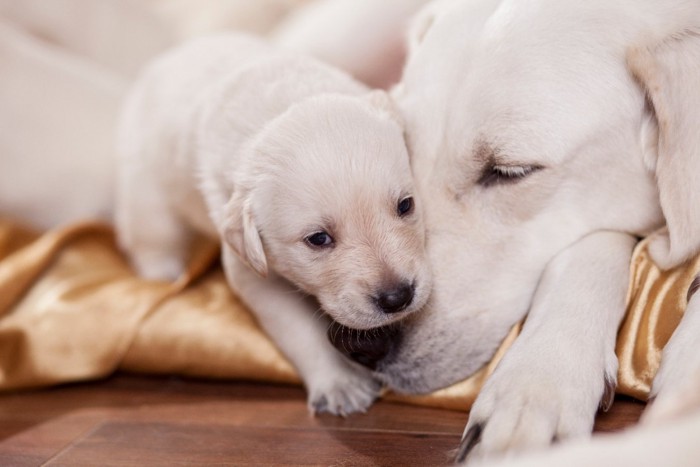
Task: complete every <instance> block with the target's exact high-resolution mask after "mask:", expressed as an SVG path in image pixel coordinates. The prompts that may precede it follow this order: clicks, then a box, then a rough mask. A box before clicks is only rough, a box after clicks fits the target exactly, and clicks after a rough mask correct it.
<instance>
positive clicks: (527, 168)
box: [478, 164, 543, 187]
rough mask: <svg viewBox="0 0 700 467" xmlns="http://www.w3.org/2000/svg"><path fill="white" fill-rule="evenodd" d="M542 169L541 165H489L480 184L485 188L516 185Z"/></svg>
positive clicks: (480, 179)
mask: <svg viewBox="0 0 700 467" xmlns="http://www.w3.org/2000/svg"><path fill="white" fill-rule="evenodd" d="M542 169H543V167H542V166H541V165H499V164H493V165H488V166H486V168H485V169H484V171H483V173H482V174H481V177H480V178H479V181H478V183H479V185H481V186H483V187H489V186H492V185H496V184H505V183H516V182H519V181H520V180H522V179H524V178H526V177H527V176H528V175H531V174H533V173H534V172H537V171H538V170H542Z"/></svg>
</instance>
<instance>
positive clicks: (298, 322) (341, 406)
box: [116, 35, 431, 414]
mask: <svg viewBox="0 0 700 467" xmlns="http://www.w3.org/2000/svg"><path fill="white" fill-rule="evenodd" d="M119 139H120V143H121V144H120V146H121V149H120V155H121V157H122V158H123V160H121V161H120V176H119V180H118V192H117V206H116V211H117V214H116V219H117V231H118V236H119V240H120V243H121V245H122V246H123V248H124V249H125V250H126V251H127V252H128V253H129V255H130V257H131V259H132V261H133V263H134V265H135V266H136V268H137V270H138V271H139V272H140V273H141V274H142V275H144V276H146V277H150V278H155V279H174V278H176V277H177V276H178V275H179V274H180V273H181V272H182V271H183V268H184V264H185V261H186V257H185V254H186V252H187V244H188V241H189V239H190V237H191V234H192V232H193V231H199V232H202V233H205V234H207V235H209V236H212V237H217V238H219V237H220V238H221V239H223V263H224V268H225V271H226V275H227V278H228V281H229V283H230V285H231V287H232V288H233V289H234V290H235V291H236V292H237V293H238V294H239V295H240V297H241V298H242V299H243V300H244V301H245V302H246V303H247V304H248V305H249V306H250V308H251V309H252V310H253V312H254V313H255V314H256V315H257V317H258V319H259V321H260V323H261V324H262V326H263V327H264V328H265V330H266V331H267V332H268V334H269V335H270V336H271V337H272V338H273V340H275V341H276V343H277V344H278V345H279V346H280V348H281V349H282V351H283V352H284V353H285V354H286V355H287V356H288V357H289V358H290V359H291V361H292V362H293V364H294V365H295V366H296V368H297V369H298V370H299V373H300V375H301V377H302V379H303V380H304V382H305V384H306V386H307V389H308V391H309V401H310V405H311V407H312V408H313V409H314V410H316V411H324V410H325V411H329V412H332V413H339V414H345V413H349V412H352V411H356V410H364V409H365V408H366V407H367V406H368V405H369V404H370V403H371V402H372V400H373V399H374V398H375V397H376V395H377V391H378V385H377V384H376V383H375V381H374V380H373V379H372V378H371V377H370V374H369V372H367V371H366V370H364V368H360V367H359V366H356V365H354V364H350V363H348V362H346V361H345V360H344V359H343V358H342V357H341V356H340V354H339V353H337V351H336V350H335V349H333V348H332V347H331V345H330V343H329V342H328V341H327V339H326V337H325V331H326V327H327V324H328V322H327V319H326V318H325V317H324V316H322V315H321V313H320V312H319V311H318V305H317V304H316V302H315V301H314V300H312V299H311V298H309V296H313V297H315V298H316V299H317V300H318V302H319V303H320V305H321V307H322V308H323V310H324V311H325V312H326V313H328V314H329V315H331V316H332V317H333V318H334V319H335V320H336V321H339V322H341V323H345V324H348V325H351V326H354V327H359V328H370V327H374V326H377V325H382V324H385V323H389V322H392V321H394V320H397V319H400V318H401V317H403V316H405V315H407V314H409V313H411V312H412V311H414V310H417V309H419V308H420V307H421V306H423V305H424V304H425V302H426V300H427V298H428V295H429V291H430V289H431V281H430V273H429V270H428V268H427V266H426V265H427V260H426V258H425V253H424V225H423V222H422V218H421V215H420V211H419V209H417V208H416V209H413V211H412V212H411V213H409V214H407V215H405V216H400V215H398V213H397V204H398V203H399V202H400V201H401V200H402V199H404V198H406V197H407V196H411V195H412V193H413V181H412V175H411V170H410V166H409V158H408V153H407V150H406V146H405V142H404V138H403V132H402V128H401V126H400V124H399V122H398V121H397V120H396V118H395V114H394V113H393V110H392V108H391V106H390V101H389V99H388V96H386V94H384V93H383V92H380V91H376V92H373V93H369V94H368V90H367V88H365V87H364V86H362V85H360V84H359V83H357V82H355V81H353V80H352V79H351V78H350V77H349V76H347V75H346V74H344V73H342V72H340V71H338V70H335V69H333V68H331V67H329V66H327V65H324V64H322V63H320V62H317V61H315V60H313V59H310V58H304V57H300V56H297V55H295V54H291V53H286V52H282V51H279V50H278V49H275V48H273V47H271V46H269V45H267V44H265V43H263V42H261V41H258V40H256V39H253V38H250V37H245V36H238V35H221V36H213V37H209V38H203V39H199V40H195V41H193V42H190V43H188V44H186V45H184V46H181V47H179V48H177V49H175V50H174V51H171V52H169V53H166V54H165V55H164V56H162V57H160V58H159V59H157V60H156V61H155V62H154V63H153V64H152V65H151V66H149V68H148V69H147V70H146V71H145V73H144V74H143V76H142V77H141V78H140V79H139V80H138V82H137V83H136V86H135V87H134V89H133V91H132V92H131V94H130V97H129V99H128V100H127V103H126V106H125V111H124V116H123V121H122V125H121V129H120V136H119ZM319 231H327V232H329V233H330V235H331V236H332V237H333V238H334V240H335V242H334V244H333V245H332V247H328V248H315V247H312V246H311V245H310V244H308V242H307V241H306V240H307V239H308V237H309V236H310V235H312V234H314V233H316V232H319ZM263 276H267V277H263ZM397 282H408V283H413V284H415V286H416V289H415V296H414V299H413V301H412V302H411V303H410V304H409V305H407V307H406V308H405V310H403V311H401V312H398V313H392V314H387V313H384V312H382V311H381V310H380V309H379V308H378V306H377V304H376V303H375V300H376V298H375V297H376V296H377V295H378V294H380V293H382V291H383V289H386V288H391V287H394V285H395V284H396V283H397Z"/></svg>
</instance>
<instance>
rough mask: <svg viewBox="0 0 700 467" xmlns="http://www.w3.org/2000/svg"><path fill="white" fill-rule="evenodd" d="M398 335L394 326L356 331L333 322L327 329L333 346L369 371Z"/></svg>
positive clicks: (393, 343) (383, 356)
mask: <svg viewBox="0 0 700 467" xmlns="http://www.w3.org/2000/svg"><path fill="white" fill-rule="evenodd" d="M399 335H400V333H399V328H398V326H396V325H388V326H384V327H381V328H374V329H364V330H358V329H351V328H347V327H345V326H343V325H342V324H338V323H336V322H333V324H331V326H330V327H329V328H328V339H329V340H330V341H331V343H332V344H333V346H334V347H335V348H336V349H338V350H339V351H340V352H341V353H342V354H343V355H345V356H346V357H348V358H350V359H351V360H354V361H356V362H357V363H359V364H360V365H363V366H366V367H367V368H369V369H370V370H375V369H376V368H377V364H378V363H379V362H380V361H381V360H383V359H384V358H385V357H386V356H387V355H388V354H389V351H390V350H391V349H392V348H393V347H394V345H396V342H397V341H398V338H399Z"/></svg>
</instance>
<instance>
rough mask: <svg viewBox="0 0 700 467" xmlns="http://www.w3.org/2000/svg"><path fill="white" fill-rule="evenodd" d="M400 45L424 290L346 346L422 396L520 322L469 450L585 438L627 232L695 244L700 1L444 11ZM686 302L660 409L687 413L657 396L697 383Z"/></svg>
mask: <svg viewBox="0 0 700 467" xmlns="http://www.w3.org/2000/svg"><path fill="white" fill-rule="evenodd" d="M410 44H411V47H410V49H411V50H410V56H409V59H408V62H407V65H406V67H405V69H404V74H403V77H402V80H401V83H400V84H399V85H398V86H397V88H396V89H395V91H394V97H395V100H396V102H397V107H398V108H399V109H400V111H401V113H402V116H403V118H404V121H405V128H406V131H407V135H408V143H409V152H410V153H411V156H412V158H413V159H412V162H411V163H412V166H413V169H414V172H415V174H416V179H417V186H418V189H419V193H420V195H421V199H423V200H424V202H425V205H426V207H425V210H424V212H425V213H426V225H428V226H429V230H428V245H429V248H428V254H429V256H430V259H431V263H432V264H433V273H434V288H433V291H432V294H431V298H430V300H429V303H428V306H427V308H426V309H425V310H423V311H422V312H421V313H420V314H416V315H414V316H412V317H410V318H409V319H408V320H407V321H406V322H405V323H402V326H401V327H400V328H391V329H393V331H392V332H391V333H388V332H384V333H381V332H376V333H373V334H371V335H368V336H367V338H366V339H365V340H366V342H365V343H363V344H361V345H359V346H355V347H353V354H354V355H362V354H363V353H365V357H364V358H363V359H362V361H366V360H367V357H368V356H369V355H371V357H372V358H371V366H372V367H374V368H375V369H376V370H377V375H378V377H380V378H381V379H382V380H383V381H385V382H387V383H388V384H389V385H390V386H393V387H394V388H396V389H399V390H402V391H406V392H427V391H431V390H433V389H436V388H439V387H442V386H446V385H449V384H451V383H453V382H456V381H459V380H461V379H463V378H465V377H467V376H469V375H470V374H472V373H473V372H474V371H476V370H477V369H479V368H480V367H481V366H482V365H483V364H484V363H485V362H487V361H489V360H490V359H491V357H492V355H493V353H494V351H495V349H496V348H497V347H498V345H499V343H500V342H501V341H502V339H503V338H504V337H505V336H506V334H507V332H508V331H509V329H510V328H511V326H512V325H513V324H514V323H516V322H518V321H520V320H522V318H523V317H524V316H525V315H526V314H527V316H528V317H527V321H526V323H525V325H524V327H523V331H522V333H521V335H520V336H519V338H518V339H517V340H516V341H515V343H514V345H513V346H512V347H511V349H510V350H509V351H508V353H507V354H506V355H505V357H504V358H503V360H502V361H501V362H500V364H499V365H498V367H497V368H496V370H495V372H494V373H493V375H492V376H491V377H490V378H489V380H488V381H487V382H486V384H485V386H484V387H483V389H482V391H481V393H480V395H479V397H478V398H477V400H476V402H475V404H474V406H473V408H472V411H471V413H470V419H469V424H468V428H467V430H466V434H467V436H466V437H465V445H464V446H465V449H463V450H462V454H464V455H465V456H466V455H467V454H468V453H469V451H470V449H471V448H473V447H475V446H476V448H475V450H474V451H472V457H475V456H476V457H478V456H479V455H493V454H499V453H504V452H510V451H517V450H521V449H526V448H531V447H537V446H546V445H548V444H549V443H551V442H552V440H554V439H560V440H561V439H565V438H569V437H576V436H585V435H587V434H588V433H590V431H591V428H592V426H593V421H594V417H595V414H596V410H597V409H598V407H599V406H602V407H603V408H605V407H607V406H608V405H609V404H610V403H611V402H612V396H613V394H614V388H615V377H616V374H617V359H616V357H615V352H614V351H615V337H616V331H617V328H618V325H619V323H620V320H621V318H622V315H623V313H624V308H625V300H626V294H627V286H628V283H629V261H630V257H631V254H632V249H633V247H634V244H635V242H636V238H635V237H636V236H646V235H648V234H650V232H653V231H656V230H657V229H659V228H660V227H661V226H662V225H663V224H664V223H665V224H666V225H667V227H668V229H667V231H666V232H665V233H664V234H660V235H658V236H656V237H655V239H654V241H653V242H652V243H651V246H650V252H651V254H652V256H653V258H654V260H655V261H656V262H657V264H659V265H660V266H662V267H665V268H670V267H673V266H675V265H677V264H679V263H682V262H683V261H685V260H686V259H688V258H690V257H692V256H693V255H695V254H698V252H700V215H699V213H698V210H697V205H698V202H699V201H700V190H699V189H698V186H697V181H696V180H694V179H693V178H692V177H693V176H694V175H693V174H697V173H698V172H699V171H700V156H699V155H698V151H699V148H700V137H699V136H698V135H700V132H698V131H697V126H698V125H697V122H698V121H699V120H700V113H699V112H700V111H699V110H698V109H700V91H699V90H700V86H698V83H700V66H699V65H698V64H699V63H700V3H698V2H697V1H690V0H673V1H668V0H663V1H662V0H644V1H631V0H620V1H616V2H606V1H602V0H592V1H588V2H577V1H573V0H538V1H534V2H521V1H514V0H473V1H455V0H442V1H439V2H436V3H434V4H431V5H429V7H428V9H427V10H425V11H424V12H423V13H422V14H421V15H419V17H418V19H417V20H416V23H415V25H414V27H413V34H412V37H411V39H410ZM698 308H700V298H698V295H697V294H695V297H693V298H691V299H690V302H689V306H688V309H687V310H688V311H686V315H685V317H684V318H683V320H682V322H681V324H680V326H679V329H678V331H676V333H675V334H674V335H673V337H672V338H671V340H670V342H669V343H668V345H667V348H666V350H665V351H664V356H663V359H662V363H661V369H660V371H659V373H658V375H657V377H656V380H655V381H654V385H653V389H652V395H657V394H658V397H657V398H656V403H655V404H653V405H652V406H651V410H652V411H654V410H659V411H666V412H670V411H673V410H676V409H674V407H683V404H675V403H672V401H669V400H668V397H673V396H672V394H674V393H675V394H678V396H677V397H683V394H688V393H689V392H690V390H692V389H693V388H694V386H693V384H695V382H696V381H698V380H699V379H697V378H692V377H688V375H694V374H700V353H698V352H696V351H693V350H692V349H695V348H697V344H698V338H697V336H698V335H700V334H699V333H700V320H698V318H697V316H698V313H697V311H696V310H697V309H698ZM338 335H340V336H342V335H343V334H342V333H339V334H338ZM375 335H381V336H383V337H384V339H381V340H377V339H373V336H375ZM387 336H389V337H390V338H386V337H387ZM336 342H337V343H338V344H339V346H340V347H342V346H343V345H346V344H348V342H345V341H343V340H337V341H336ZM378 345H381V350H378V349H377V346H378ZM363 346H364V347H366V348H367V351H366V352H363V348H362V347H363ZM684 375H685V376H684ZM695 391H697V387H695ZM655 407H656V409H655ZM664 408H666V409H664ZM654 418H656V419H663V418H664V417H663V416H662V415H661V414H658V413H657V415H655V416H654V417H650V418H649V420H653V419H654ZM479 441H480V442H479Z"/></svg>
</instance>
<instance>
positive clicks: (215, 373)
mask: <svg viewBox="0 0 700 467" xmlns="http://www.w3.org/2000/svg"><path fill="white" fill-rule="evenodd" d="M699 270H700V258H699V259H696V260H695V261H693V262H691V263H689V264H688V265H686V266H684V267H681V268H678V269H676V270H673V271H670V272H662V271H660V270H659V269H658V268H657V267H656V266H655V265H654V264H653V263H652V262H651V261H650V260H649V257H648V256H647V253H646V244H645V242H641V243H640V244H639V245H638V247H637V249H636V250H635V253H634V257H633V260H632V264H631V272H632V274H631V284H630V292H629V299H628V303H629V306H628V310H627V316H626V318H625V320H624V323H623V324H622V327H621V329H620V334H619V338H618V345H617V353H618V356H619V358H620V371H619V376H618V388H617V390H618V393H621V394H626V395H630V396H633V397H636V398H638V399H642V400H644V399H646V397H647V395H648V393H649V388H650V383H651V380H652V379H653V376H654V374H655V372H656V370H657V368H658V365H659V360H660V354H661V350H662V348H663V346H664V345H665V343H666V342H667V341H668V339H669V337H670V335H671V333H672V332H673V330H674V329H675V327H676V325H677V324H678V322H679V320H680V318H681V316H682V313H683V310H684V308H685V305H686V293H687V290H688V287H689V286H690V284H691V282H692V280H693V279H694V277H695V275H696V274H697V273H698V271H699ZM517 333H518V326H516V327H514V328H513V330H512V331H511V333H510V335H509V336H508V338H507V339H506V340H505V341H504V343H503V345H502V346H501V349H499V351H498V353H497V355H496V356H495V357H494V359H493V361H492V362H491V363H490V364H489V365H487V366H486V367H484V368H483V369H482V370H481V371H479V372H478V373H476V374H475V375H473V376H472V377H470V378H469V379H467V380H466V381H463V382H461V383H458V384H456V385H454V386H452V387H449V388H446V389H443V390H441V391H437V392H435V393H433V394H430V395H427V396H400V395H395V394H386V395H385V396H384V397H387V398H391V399H394V400H401V401H405V402H410V403H416V404H422V405H431V406H437V407H444V408H452V409H460V410H466V409H468V408H469V406H470V405H471V403H472V402H473V400H474V398H475V397H476V394H477V392H478V390H479V388H480V387H481V385H482V383H483V381H484V380H485V379H486V377H487V376H488V375H489V374H490V373H491V372H492V371H493V369H494V368H495V366H496V364H497V362H498V360H499V359H500V357H501V356H502V354H503V353H504V352H505V350H506V349H507V348H508V346H509V345H510V343H511V342H512V341H513V340H514V339H515V337H516V336H517ZM116 370H125V371H132V372H141V373H155V374H178V375H187V376H197V377H207V378H227V379H245V380H256V381H270V382H283V383H299V378H298V377H297V376H296V374H295V372H294V369H293V368H292V366H291V365H290V364H289V362H287V360H286V359H285V358H284V357H283V356H282V355H281V354H280V352H279V351H278V350H277V349H276V347H275V346H274V344H272V343H271V342H270V340H268V339H267V337H266V336H265V335H264V333H263V332H262V331H261V330H260V328H259V327H258V325H257V324H256V322H255V320H254V318H253V317H252V315H251V314H250V313H249V312H248V310H246V308H245V307H244V306H243V305H242V304H241V303H240V302H239V301H238V299H237V298H236V297H235V296H234V295H233V294H232V293H231V292H230V290H229V288H228V287H227V285H226V282H225V280H224V277H223V273H222V271H221V268H220V266H219V262H218V247H217V246H216V245H214V244H211V243H206V242H201V243H198V244H196V245H195V247H194V248H193V253H192V260H191V261H190V265H189V268H188V273H187V274H186V277H183V278H182V279H180V280H179V281H177V282H175V283H172V284H167V283H161V282H149V281H146V280H143V279H140V278H138V277H136V276H135V275H134V273H132V271H131V270H130V268H129V266H128V265H127V263H126V261H125V259H124V257H123V256H122V255H121V254H120V253H119V251H118V249H117V247H116V245H115V241H114V235H113V232H112V230H111V229H110V227H108V226H104V225H99V224H76V225H72V226H68V227H65V228H60V229H56V230H53V231H50V232H47V233H45V234H43V235H39V234H36V233H34V232H31V231H29V230H27V229H24V228H22V227H20V226H18V225H17V224H14V223H11V222H7V221H4V222H3V221H0V390H4V391H7V390H16V389H22V388H31V387H40V386H47V385H53V384H59V383H65V382H71V381H83V380H90V379H96V378H101V377H105V376H107V375H109V374H111V373H112V372H114V371H116Z"/></svg>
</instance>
